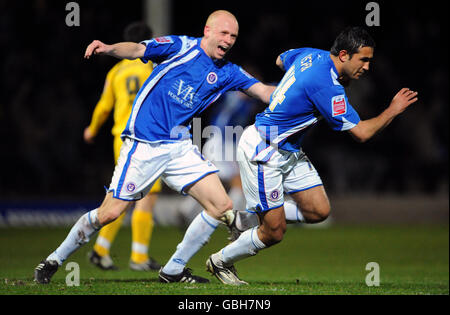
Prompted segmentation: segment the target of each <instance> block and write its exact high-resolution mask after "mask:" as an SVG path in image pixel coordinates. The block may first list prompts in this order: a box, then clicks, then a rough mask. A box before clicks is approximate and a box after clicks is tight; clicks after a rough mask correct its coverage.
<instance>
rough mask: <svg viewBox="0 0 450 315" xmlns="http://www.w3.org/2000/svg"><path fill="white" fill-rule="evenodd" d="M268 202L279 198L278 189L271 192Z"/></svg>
mask: <svg viewBox="0 0 450 315" xmlns="http://www.w3.org/2000/svg"><path fill="white" fill-rule="evenodd" d="M269 198H270V200H272V201H277V200H278V199H279V198H280V191H279V190H278V189H274V190H272V192H271V193H270V195H269Z"/></svg>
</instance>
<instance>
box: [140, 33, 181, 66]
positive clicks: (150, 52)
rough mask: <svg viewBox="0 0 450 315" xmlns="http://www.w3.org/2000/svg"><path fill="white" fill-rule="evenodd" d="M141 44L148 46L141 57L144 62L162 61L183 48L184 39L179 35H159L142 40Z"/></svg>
mask: <svg viewBox="0 0 450 315" xmlns="http://www.w3.org/2000/svg"><path fill="white" fill-rule="evenodd" d="M141 44H143V45H145V46H146V49H145V53H144V56H143V57H142V58H141V60H142V62H143V63H147V62H148V61H149V60H151V61H153V62H155V63H161V62H163V61H164V60H167V59H170V58H172V57H173V56H175V55H176V54H177V53H178V52H179V51H180V50H181V48H182V41H181V39H180V38H179V37H178V36H163V37H157V38H153V39H150V40H145V41H142V42H141Z"/></svg>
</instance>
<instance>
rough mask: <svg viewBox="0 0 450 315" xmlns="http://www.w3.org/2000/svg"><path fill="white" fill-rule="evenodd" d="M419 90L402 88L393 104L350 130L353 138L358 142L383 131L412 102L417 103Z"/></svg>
mask: <svg viewBox="0 0 450 315" xmlns="http://www.w3.org/2000/svg"><path fill="white" fill-rule="evenodd" d="M417 94H418V93H417V92H415V91H411V90H410V89H408V88H403V89H401V90H400V91H399V92H398V93H397V94H396V95H395V96H394V98H393V99H392V101H391V104H390V105H389V107H388V108H386V109H385V110H384V111H383V112H382V113H381V114H380V115H378V116H377V117H374V118H372V119H368V120H361V121H360V122H359V123H358V124H357V125H356V126H355V127H353V128H352V129H350V130H349V132H350V134H351V135H352V136H353V138H354V139H355V140H356V141H358V142H366V141H367V140H369V139H370V138H372V137H373V136H374V135H375V134H376V133H378V132H379V131H381V130H382V129H383V128H385V127H386V126H387V125H389V124H390V123H391V121H392V120H393V119H394V118H395V117H396V116H398V115H400V114H401V113H403V111H404V110H405V109H406V108H408V107H409V106H410V105H411V104H413V103H415V102H416V101H417V100H418V98H417Z"/></svg>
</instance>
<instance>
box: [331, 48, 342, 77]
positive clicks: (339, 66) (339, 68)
mask: <svg viewBox="0 0 450 315" xmlns="http://www.w3.org/2000/svg"><path fill="white" fill-rule="evenodd" d="M330 58H331V61H333V63H334V67H335V68H336V70H337V72H338V73H337V75H338V78H340V77H341V76H342V73H343V71H342V67H343V65H342V62H341V61H340V60H339V57H337V56H335V55H333V54H331V53H330Z"/></svg>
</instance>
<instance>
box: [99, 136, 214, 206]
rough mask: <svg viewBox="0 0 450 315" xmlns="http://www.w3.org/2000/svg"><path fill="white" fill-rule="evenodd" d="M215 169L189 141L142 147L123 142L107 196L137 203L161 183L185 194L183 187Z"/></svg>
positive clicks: (136, 143) (137, 144)
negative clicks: (159, 179)
mask: <svg viewBox="0 0 450 315" xmlns="http://www.w3.org/2000/svg"><path fill="white" fill-rule="evenodd" d="M215 172H218V169H217V168H216V167H215V166H214V165H213V164H212V163H211V162H210V161H208V160H206V159H205V158H204V157H203V156H202V155H201V153H200V152H199V150H198V147H197V146H194V145H193V144H192V140H190V139H188V140H183V141H177V142H170V143H146V142H140V141H135V140H133V139H130V138H125V139H124V142H123V145H122V148H121V150H120V155H119V159H118V160H117V164H116V167H115V169H114V174H113V177H112V180H111V185H110V186H109V189H108V192H111V191H112V192H113V196H114V198H118V199H122V200H128V201H131V200H139V199H142V198H143V197H144V196H146V195H147V193H148V192H149V191H150V189H151V187H152V186H153V184H154V183H155V181H156V180H157V179H158V178H159V177H161V179H162V180H163V181H164V182H165V183H166V184H167V185H168V186H169V187H170V188H172V189H174V190H175V191H178V192H180V193H182V194H184V195H185V194H186V193H185V191H184V189H185V188H186V187H187V186H190V185H191V184H193V183H195V182H197V181H199V180H200V179H202V178H203V177H205V176H206V175H208V174H211V173H215Z"/></svg>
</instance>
